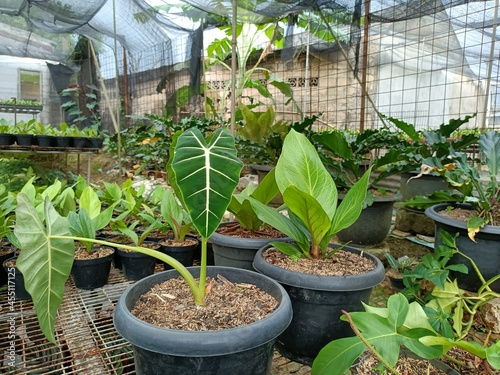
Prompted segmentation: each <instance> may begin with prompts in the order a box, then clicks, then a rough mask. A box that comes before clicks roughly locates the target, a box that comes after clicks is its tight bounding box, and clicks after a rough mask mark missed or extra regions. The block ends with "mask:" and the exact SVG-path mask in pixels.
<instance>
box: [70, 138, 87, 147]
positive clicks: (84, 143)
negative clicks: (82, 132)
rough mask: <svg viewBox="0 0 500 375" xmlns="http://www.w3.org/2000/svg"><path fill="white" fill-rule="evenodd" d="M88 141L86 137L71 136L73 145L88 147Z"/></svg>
mask: <svg viewBox="0 0 500 375" xmlns="http://www.w3.org/2000/svg"><path fill="white" fill-rule="evenodd" d="M89 146H90V141H89V138H88V137H73V147H76V148H89Z"/></svg>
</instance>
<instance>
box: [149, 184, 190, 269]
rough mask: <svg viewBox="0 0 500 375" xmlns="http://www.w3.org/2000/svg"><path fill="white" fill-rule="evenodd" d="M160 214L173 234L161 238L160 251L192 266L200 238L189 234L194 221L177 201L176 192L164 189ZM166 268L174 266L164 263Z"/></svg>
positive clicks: (159, 242) (185, 264)
mask: <svg viewBox="0 0 500 375" xmlns="http://www.w3.org/2000/svg"><path fill="white" fill-rule="evenodd" d="M160 216H161V218H162V219H163V220H164V221H165V223H166V224H167V225H168V226H169V227H170V233H171V236H169V235H168V234H167V235H166V236H165V238H163V239H160V240H159V241H158V244H159V245H160V246H161V247H160V251H161V252H163V253H165V254H168V255H170V256H171V257H172V258H175V259H177V260H178V261H179V262H180V263H181V264H183V265H184V266H192V265H193V258H194V253H195V250H196V248H197V247H198V239H197V238H195V237H193V236H187V234H188V232H189V230H190V229H191V227H192V225H193V223H192V222H191V218H190V217H189V215H188V214H187V213H186V211H185V210H184V209H183V208H182V206H181V205H180V203H179V202H178V201H177V198H176V197H175V195H174V193H173V192H172V191H171V190H169V189H164V192H163V194H162V199H161V203H160ZM164 266H165V269H166V270H167V269H171V268H172V267H171V266H170V265H168V264H167V263H164Z"/></svg>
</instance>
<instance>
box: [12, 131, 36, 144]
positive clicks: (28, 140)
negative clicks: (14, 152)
mask: <svg viewBox="0 0 500 375" xmlns="http://www.w3.org/2000/svg"><path fill="white" fill-rule="evenodd" d="M33 139H34V138H33V134H16V143H17V145H18V146H32V145H33Z"/></svg>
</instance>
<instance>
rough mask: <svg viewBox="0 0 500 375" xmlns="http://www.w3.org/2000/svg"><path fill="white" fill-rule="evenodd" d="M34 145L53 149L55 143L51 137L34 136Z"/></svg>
mask: <svg viewBox="0 0 500 375" xmlns="http://www.w3.org/2000/svg"><path fill="white" fill-rule="evenodd" d="M35 139H36V143H37V145H38V146H40V147H54V145H55V143H56V141H55V137H54V136H52V135H37V136H35Z"/></svg>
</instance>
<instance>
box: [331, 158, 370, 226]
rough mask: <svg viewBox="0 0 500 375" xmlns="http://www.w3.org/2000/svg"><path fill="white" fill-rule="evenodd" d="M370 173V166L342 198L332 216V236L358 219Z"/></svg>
mask: <svg viewBox="0 0 500 375" xmlns="http://www.w3.org/2000/svg"><path fill="white" fill-rule="evenodd" d="M370 173H371V168H370V169H368V170H367V171H366V172H365V174H364V175H363V177H361V178H360V179H359V180H358V181H357V182H356V183H355V184H354V185H353V186H352V187H351V188H350V189H349V191H348V192H347V194H346V195H345V197H344V199H342V202H341V203H340V205H339V206H338V207H337V212H336V213H335V217H334V218H333V221H332V227H331V230H330V235H332V236H334V235H335V234H337V233H338V232H339V231H341V230H342V229H344V228H347V227H349V226H351V225H352V224H353V223H354V222H355V221H356V220H357V219H358V217H359V215H360V214H361V210H362V209H363V202H364V200H365V198H366V192H367V189H368V184H369V178H370Z"/></svg>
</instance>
